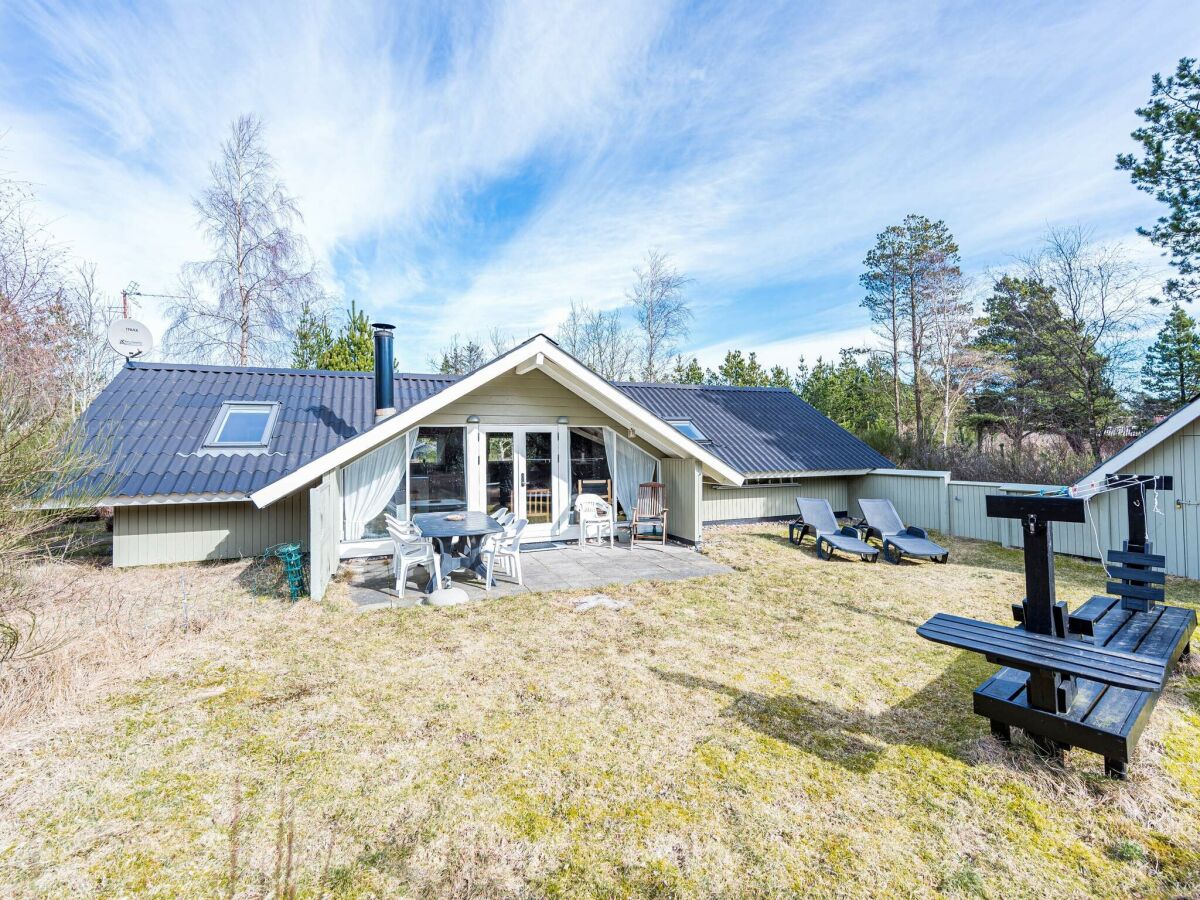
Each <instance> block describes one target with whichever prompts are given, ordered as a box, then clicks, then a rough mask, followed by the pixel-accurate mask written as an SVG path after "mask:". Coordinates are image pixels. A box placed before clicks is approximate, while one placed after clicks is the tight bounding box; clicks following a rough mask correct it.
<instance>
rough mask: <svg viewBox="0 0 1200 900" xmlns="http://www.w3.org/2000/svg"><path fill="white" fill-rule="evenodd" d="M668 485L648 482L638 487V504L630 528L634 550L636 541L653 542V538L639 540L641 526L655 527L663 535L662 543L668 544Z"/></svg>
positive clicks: (630, 541) (631, 544) (630, 540)
mask: <svg viewBox="0 0 1200 900" xmlns="http://www.w3.org/2000/svg"><path fill="white" fill-rule="evenodd" d="M666 490H667V489H666V485H664V484H663V483H662V482H658V481H647V482H646V483H645V484H639V485H638V493H637V504H636V505H635V507H634V510H633V521H632V522H631V523H630V527H629V546H630V547H631V548H632V547H633V544H634V542H635V541H638V540H642V541H647V540H653V539H654V538H653V536H651V537H649V538H639V537H638V528H639V526H642V527H644V526H654V527H657V528H658V529H659V530H660V531H661V533H662V543H664V544H665V543H666V542H667V506H666V496H667V493H666Z"/></svg>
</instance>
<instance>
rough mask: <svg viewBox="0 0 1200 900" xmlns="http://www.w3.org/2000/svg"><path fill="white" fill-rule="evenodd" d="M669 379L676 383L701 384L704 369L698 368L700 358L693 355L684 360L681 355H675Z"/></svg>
mask: <svg viewBox="0 0 1200 900" xmlns="http://www.w3.org/2000/svg"><path fill="white" fill-rule="evenodd" d="M670 380H671V381H673V382H675V383H676V384H703V383H704V369H702V368H700V360H698V359H696V357H694V356H693V357H692V358H691V359H690V360H688V361H686V362H685V361H684V359H683V356H682V355H680V356H677V357H675V368H674V370H672V372H671V378H670Z"/></svg>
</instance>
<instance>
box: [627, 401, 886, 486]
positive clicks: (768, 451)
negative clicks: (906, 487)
mask: <svg viewBox="0 0 1200 900" xmlns="http://www.w3.org/2000/svg"><path fill="white" fill-rule="evenodd" d="M617 387H618V388H619V389H620V390H621V391H623V392H624V393H625V394H626V395H628V396H629V397H631V398H633V399H634V400H636V401H637V402H638V403H640V404H641V405H642V406H644V407H646V408H647V409H648V410H650V411H651V412H652V413H654V414H655V415H657V416H659V417H660V418H663V419H691V420H692V422H693V423H695V425H696V427H697V428H699V429H700V431H701V432H702V433H703V434H704V436H705V437H707V438H709V439H710V440H711V442H712V443H711V444H709V445H707V446H708V448H709V450H711V451H712V452H713V453H714V454H715V455H716V456H719V457H720V458H721V459H723V460H724V461H725V462H727V463H729V465H731V466H733V468H735V469H737V470H738V471H739V472H741V473H743V474H746V473H750V472H762V473H768V472H808V471H823V470H825V471H827V470H835V471H836V470H847V469H850V470H853V469H890V468H893V465H892V462H891V461H890V460H888V459H887V457H885V456H883V455H882V454H880V453H878V452H876V451H875V450H872V449H871V448H870V447H869V446H867V445H866V444H864V443H863V442H862V441H860V440H859V439H858V438H856V437H855V436H854V435H852V434H851V433H850V432H848V431H846V429H844V428H842V427H841V426H840V425H838V424H837V423H836V422H833V421H831V420H830V419H827V418H826V417H825V416H823V415H821V414H820V413H819V412H817V411H816V409H814V408H813V407H812V406H810V405H809V404H807V403H805V402H804V401H803V400H801V399H800V398H799V397H797V396H796V395H795V394H794V393H792V392H791V391H789V390H787V389H786V388H732V387H717V386H712V385H687V384H636V383H635V384H631V383H619V384H617Z"/></svg>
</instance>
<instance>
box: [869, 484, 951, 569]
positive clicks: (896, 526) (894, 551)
mask: <svg viewBox="0 0 1200 900" xmlns="http://www.w3.org/2000/svg"><path fill="white" fill-rule="evenodd" d="M858 506H859V509H861V510H862V513H863V516H864V517H865V518H866V520H867V538H868V539H869V538H871V537H877V538H879V541H880V543H882V544H883V558H884V559H886V560H887V561H888V562H890V563H896V564H899V562H900V560H901V559H902V558H903V557H905V556H916V557H920V558H922V559H932V560H933V561H934V562H939V563H944V562H945V561H946V560H948V559H949V558H950V551H949V550H947V549H946V548H945V547H942V546H941V545H939V544H935V543H934V542H933V541H931V540H929V535H927V534H926V533H925V530H924V529H923V528H917V527H916V526H913V525H908V526H906V525H905V524H904V520H903V519H901V518H900V514H899V513H897V512H896V507H894V506H892V501H891V500H859V501H858Z"/></svg>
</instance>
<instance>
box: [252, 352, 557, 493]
mask: <svg viewBox="0 0 1200 900" xmlns="http://www.w3.org/2000/svg"><path fill="white" fill-rule="evenodd" d="M548 343H549V342H548V341H546V339H545V338H542V337H540V336H539V337H536V338H534V339H533V340H530V341H527V342H526V343H524V344H522V345H521V346H519V347H516V348H515V349H513V350H511V351H509V352H508V353H506V354H504V355H503V356H500V357H497V358H496V359H494V360H492V361H491V362H490V363H488V364H487V365H486V366H483V367H482V368H479V369H476V370H475V371H474V372H472V373H471V374H470V375H467V376H464V377H463V378H460V379H459V380H458V381H456V382H454V384H452V385H450V386H449V387H448V388H445V389H443V390H441V391H438V392H437V393H436V394H434V395H433V396H432V397H426V398H425V399H424V400H422V401H421V402H420V403H417V404H415V405H413V406H410V407H409V408H408V409H406V410H404V411H403V412H400V413H396V415H394V416H392V417H391V418H388V419H384V420H383V421H382V422H380V423H379V424H378V425H375V426H374V427H373V428H368V429H367V430H366V431H364V432H363V433H362V434H359V435H355V436H354V437H352V438H350V440H348V441H346V443H344V444H340V445H339V446H337V447H334V448H333V449H332V450H330V451H329V452H328V453H326V454H324V455H323V456H318V457H317V458H316V459H314V460H310V461H309V462H307V463H305V464H304V465H302V466H301V467H300V468H298V469H296V470H295V471H293V472H289V473H288V474H287V475H284V476H283V477H282V478H280V479H278V480H276V481H273V482H271V483H270V484H268V485H266V486H265V487H261V488H259V489H258V490H257V491H255V492H254V493H253V494H251V495H250V499H251V500H253V501H254V505H255V506H257V507H259V508H260V509H261V508H262V507H264V506H270V505H271V504H272V503H274V502H275V501H276V500H279V499H281V498H283V497H286V496H287V495H288V494H290V493H292V492H293V491H296V490H299V489H300V488H302V487H304V486H305V485H306V484H309V483H310V482H313V481H316V480H317V479H318V478H320V477H321V476H322V475H324V474H325V473H326V472H331V471H333V470H334V469H336V468H338V467H339V466H342V465H344V464H346V463H348V462H350V461H352V460H354V459H356V458H357V457H359V456H362V455H363V454H364V453H366V452H367V451H369V450H373V449H375V448H376V447H378V446H379V445H380V444H383V443H385V442H386V441H389V440H391V439H392V438H394V437H396V436H398V435H400V434H403V433H404V432H405V431H407V430H408V429H409V428H411V427H412V426H413V425H416V424H417V423H418V422H421V421H422V420H424V419H427V418H429V417H430V416H431V415H433V414H434V413H435V412H437V411H438V410H439V409H441V408H442V407H443V406H447V405H448V404H450V403H453V402H454V401H455V400H458V399H459V398H461V397H465V396H466V395H467V394H469V393H471V391H473V390H475V389H476V388H478V387H481V386H483V385H485V384H487V383H488V382H489V381H491V380H492V379H493V378H495V377H497V376H498V375H503V374H504V373H505V372H509V371H511V370H512V369H513V368H514V367H515V366H517V365H520V364H521V363H522V362H524V361H525V360H527V359H530V358H532V357H534V356H536V354H537V353H538V352H539V351H541V350H542V349H544V348H543V347H541V346H539V345H540V344H547V345H548Z"/></svg>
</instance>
